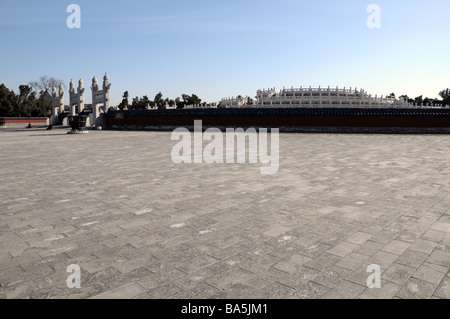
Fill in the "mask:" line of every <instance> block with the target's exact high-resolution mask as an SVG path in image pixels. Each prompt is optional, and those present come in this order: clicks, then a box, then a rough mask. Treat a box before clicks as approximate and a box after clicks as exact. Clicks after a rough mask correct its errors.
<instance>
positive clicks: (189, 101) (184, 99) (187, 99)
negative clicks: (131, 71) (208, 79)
mask: <svg viewBox="0 0 450 319" xmlns="http://www.w3.org/2000/svg"><path fill="white" fill-rule="evenodd" d="M201 103H202V99H200V98H199V97H198V96H197V95H195V94H192V95H189V94H182V95H181V98H180V97H177V98H176V99H174V100H173V99H169V98H163V95H162V93H161V92H159V93H158V94H156V95H155V98H154V99H153V100H150V99H149V98H148V96H147V95H144V96H143V97H141V98H140V97H137V96H136V97H135V98H133V100H132V102H131V104H130V103H129V93H128V91H125V92H124V93H123V97H122V102H120V104H119V105H118V106H117V107H112V109H113V110H115V109H119V110H124V109H129V110H146V109H149V108H157V109H165V108H166V106H170V107H176V108H184V107H185V106H186V105H194V104H197V105H201ZM204 104H206V103H204Z"/></svg>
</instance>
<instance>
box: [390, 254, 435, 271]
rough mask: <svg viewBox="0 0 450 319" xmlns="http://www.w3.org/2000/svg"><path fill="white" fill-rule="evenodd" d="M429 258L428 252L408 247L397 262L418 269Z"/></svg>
mask: <svg viewBox="0 0 450 319" xmlns="http://www.w3.org/2000/svg"><path fill="white" fill-rule="evenodd" d="M427 258H428V254H425V253H421V252H418V251H414V250H411V249H407V250H406V251H405V252H404V253H403V254H402V255H401V256H400V257H398V259H397V260H396V261H395V262H396V263H399V264H402V265H406V266H410V267H413V268H416V269H417V268H419V267H420V265H422V263H423V262H424V261H425V259H427Z"/></svg>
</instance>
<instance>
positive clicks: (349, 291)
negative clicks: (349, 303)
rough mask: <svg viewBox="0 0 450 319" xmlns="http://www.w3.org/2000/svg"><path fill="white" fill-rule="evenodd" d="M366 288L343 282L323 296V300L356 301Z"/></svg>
mask: <svg viewBox="0 0 450 319" xmlns="http://www.w3.org/2000/svg"><path fill="white" fill-rule="evenodd" d="M365 289H366V287H364V286H361V285H358V284H355V283H352V282H350V281H346V280H343V281H342V282H341V283H339V284H338V285H337V286H336V287H334V288H333V289H332V290H329V291H328V292H327V293H325V294H323V295H322V296H321V298H322V299H355V298H356V297H358V296H359V295H360V294H361V293H362V292H363V291H364V290H365Z"/></svg>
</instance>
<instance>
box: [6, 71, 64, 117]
mask: <svg viewBox="0 0 450 319" xmlns="http://www.w3.org/2000/svg"><path fill="white" fill-rule="evenodd" d="M60 84H63V85H64V82H63V81H62V80H59V79H56V78H53V77H49V76H47V75H44V76H41V77H40V78H39V80H37V81H32V82H29V83H28V84H26V85H25V84H24V85H20V86H19V92H18V93H15V92H14V91H13V90H10V89H8V88H7V87H6V86H5V84H0V116H1V117H28V116H31V117H45V116H47V111H48V110H50V109H51V97H50V95H49V94H50V93H49V92H48V90H49V88H53V85H55V86H56V87H58V86H59V85H60Z"/></svg>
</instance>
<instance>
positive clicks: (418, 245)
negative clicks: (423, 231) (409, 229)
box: [409, 239, 437, 254]
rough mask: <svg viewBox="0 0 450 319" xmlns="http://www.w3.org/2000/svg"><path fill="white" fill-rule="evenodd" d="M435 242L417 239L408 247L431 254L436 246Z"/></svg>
mask: <svg viewBox="0 0 450 319" xmlns="http://www.w3.org/2000/svg"><path fill="white" fill-rule="evenodd" d="M436 246H437V243H435V242H433V241H429V240H423V239H418V240H417V241H416V242H415V243H413V244H412V245H411V246H410V247H409V249H411V250H415V251H419V252H422V253H425V254H431V252H432V251H433V250H434V249H435V248H436Z"/></svg>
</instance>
